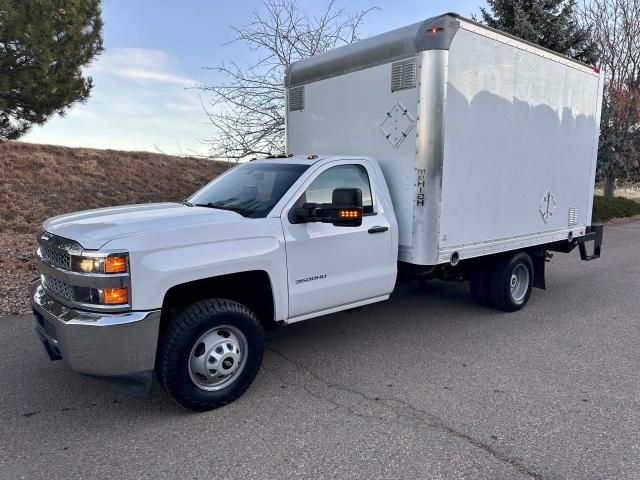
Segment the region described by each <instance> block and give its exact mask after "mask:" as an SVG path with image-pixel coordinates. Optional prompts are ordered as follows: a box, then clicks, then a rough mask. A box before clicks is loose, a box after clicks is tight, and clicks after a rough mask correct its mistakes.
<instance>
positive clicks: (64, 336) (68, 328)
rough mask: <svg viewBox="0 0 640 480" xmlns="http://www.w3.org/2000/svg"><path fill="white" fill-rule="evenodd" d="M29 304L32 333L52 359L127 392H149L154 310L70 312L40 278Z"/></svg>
mask: <svg viewBox="0 0 640 480" xmlns="http://www.w3.org/2000/svg"><path fill="white" fill-rule="evenodd" d="M31 306H32V307H33V313H34V315H35V317H36V333H37V334H38V336H39V337H40V340H42V342H43V344H44V347H45V349H46V350H47V353H48V354H49V357H50V358H51V359H52V360H58V359H62V361H63V362H64V363H65V365H67V366H68V367H69V368H70V369H72V370H74V371H76V372H78V373H82V374H85V375H91V376H96V377H102V378H104V379H107V380H111V381H112V382H113V383H115V384H116V385H119V386H121V387H122V388H124V389H125V390H127V391H128V392H129V393H133V394H136V395H142V396H147V395H148V394H149V393H150V388H151V375H152V372H153V368H154V363H155V357H156V347H157V343H158V332H159V329H160V310H153V311H150V312H126V313H97V312H86V311H81V310H74V309H70V308H67V307H66V306H64V305H62V304H61V303H59V302H57V301H55V300H53V299H52V298H51V297H49V296H48V295H47V294H46V293H45V291H44V289H43V288H42V285H41V283H40V280H36V281H34V282H33V283H32V284H31Z"/></svg>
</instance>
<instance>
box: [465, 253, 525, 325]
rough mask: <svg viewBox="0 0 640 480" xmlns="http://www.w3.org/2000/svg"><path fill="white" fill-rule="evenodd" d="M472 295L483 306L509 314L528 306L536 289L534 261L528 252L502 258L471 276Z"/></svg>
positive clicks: (475, 271)
mask: <svg viewBox="0 0 640 480" xmlns="http://www.w3.org/2000/svg"><path fill="white" fill-rule="evenodd" d="M469 281H470V286H471V295H472V296H473V298H474V300H475V301H476V302H477V303H479V304H480V305H482V306H486V307H488V306H493V307H495V308H497V309H499V310H503V311H505V312H515V311H516V310H520V309H521V308H522V307H524V306H525V305H526V304H527V302H528V301H529V297H530V296H531V289H532V287H533V261H532V260H531V257H530V256H529V254H528V253H526V252H517V253H514V254H510V255H505V256H503V257H500V258H499V259H498V260H497V261H496V262H495V263H493V264H491V265H483V266H480V267H478V268H476V269H474V270H473V271H472V272H471V274H470V278H469Z"/></svg>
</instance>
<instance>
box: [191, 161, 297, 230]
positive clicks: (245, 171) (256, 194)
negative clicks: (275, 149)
mask: <svg viewBox="0 0 640 480" xmlns="http://www.w3.org/2000/svg"><path fill="white" fill-rule="evenodd" d="M307 168H309V166H308V165H300V164H295V163H290V164H285V163H244V164H242V165H239V166H237V167H235V168H233V169H231V170H229V171H228V172H226V173H225V174H223V175H221V176H219V177H218V178H216V179H215V180H214V181H212V182H211V183H209V184H208V185H206V186H205V187H203V188H202V189H200V190H199V191H197V192H196V193H195V194H193V195H192V196H191V197H190V198H189V199H188V202H189V203H190V204H193V205H196V206H202V207H211V208H220V209H222V210H232V211H234V212H237V213H239V214H240V215H242V216H244V217H247V218H261V217H266V216H267V214H268V213H269V212H270V211H271V209H272V208H273V207H274V206H275V204H276V203H278V201H279V200H280V198H282V195H284V193H285V192H286V191H287V190H289V188H290V187H291V185H293V182H295V181H296V180H297V179H298V178H299V177H300V175H302V172H304V171H305V170H306V169H307Z"/></svg>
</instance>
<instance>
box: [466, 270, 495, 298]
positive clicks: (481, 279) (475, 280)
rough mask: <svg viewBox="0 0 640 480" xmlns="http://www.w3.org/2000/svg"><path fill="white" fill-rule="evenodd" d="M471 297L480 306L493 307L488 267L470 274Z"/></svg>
mask: <svg viewBox="0 0 640 480" xmlns="http://www.w3.org/2000/svg"><path fill="white" fill-rule="evenodd" d="M469 287H470V289H471V296H472V297H473V299H474V300H475V301H476V303H477V304H478V305H481V306H483V307H491V306H493V303H492V302H491V291H490V288H489V287H490V271H489V268H488V267H487V266H484V265H483V266H479V267H478V268H476V269H474V270H472V271H471V272H470V274H469Z"/></svg>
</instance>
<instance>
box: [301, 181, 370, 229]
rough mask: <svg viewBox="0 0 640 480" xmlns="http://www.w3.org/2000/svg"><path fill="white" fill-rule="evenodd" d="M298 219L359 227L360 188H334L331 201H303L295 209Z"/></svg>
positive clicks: (360, 218)
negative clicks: (300, 206)
mask: <svg viewBox="0 0 640 480" xmlns="http://www.w3.org/2000/svg"><path fill="white" fill-rule="evenodd" d="M295 215H296V218H297V219H298V221H300V222H302V223H306V222H321V223H332V224H333V225H335V226H336V227H359V226H360V225H362V190H360V189H359V188H336V189H335V190H334V191H333V194H332V196H331V203H323V204H317V203H305V204H304V205H303V206H302V208H296V209H295Z"/></svg>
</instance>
